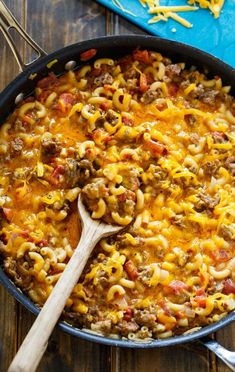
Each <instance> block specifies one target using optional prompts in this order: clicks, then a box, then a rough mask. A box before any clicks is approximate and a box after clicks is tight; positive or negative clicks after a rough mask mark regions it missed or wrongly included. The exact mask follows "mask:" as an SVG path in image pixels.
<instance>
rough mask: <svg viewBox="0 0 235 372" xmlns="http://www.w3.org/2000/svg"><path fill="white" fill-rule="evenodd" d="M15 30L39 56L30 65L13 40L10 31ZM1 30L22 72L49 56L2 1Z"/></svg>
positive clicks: (0, 3) (0, 2)
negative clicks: (24, 59) (38, 60)
mask: <svg viewBox="0 0 235 372" xmlns="http://www.w3.org/2000/svg"><path fill="white" fill-rule="evenodd" d="M10 28H14V29H15V30H16V31H17V32H18V34H19V35H20V36H21V37H22V38H23V39H24V40H25V41H26V43H27V44H28V45H29V46H30V47H31V48H32V49H33V50H34V51H35V52H37V54H38V57H37V58H36V59H34V60H33V61H31V62H29V63H27V64H26V63H24V61H23V60H22V57H21V55H20V53H19V51H18V49H17V46H16V44H15V42H14V40H13V39H12V37H11V35H10V33H9V29H10ZM0 30H1V31H2V33H3V35H4V36H5V38H6V41H7V42H8V44H9V46H10V48H11V50H12V52H13V54H14V56H15V59H16V61H17V63H18V65H19V68H20V71H23V70H24V69H25V68H27V67H28V66H30V65H31V64H32V63H33V62H34V61H36V60H37V59H39V58H41V57H43V56H45V55H47V53H46V52H45V51H44V50H43V49H42V48H41V47H40V46H39V45H38V44H37V43H36V42H35V41H34V40H33V39H32V38H31V37H30V36H29V35H28V34H27V33H26V32H25V30H24V29H23V28H22V27H21V25H20V24H19V22H18V21H17V20H16V19H15V17H14V16H13V15H12V13H11V12H10V10H9V9H8V8H7V6H6V5H5V4H4V2H3V1H2V0H0Z"/></svg>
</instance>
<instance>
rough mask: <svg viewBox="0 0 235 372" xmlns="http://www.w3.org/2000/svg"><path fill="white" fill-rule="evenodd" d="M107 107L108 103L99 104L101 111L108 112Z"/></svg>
mask: <svg viewBox="0 0 235 372" xmlns="http://www.w3.org/2000/svg"><path fill="white" fill-rule="evenodd" d="M109 106H110V104H109V102H102V103H101V104H100V108H101V110H104V111H108V109H109Z"/></svg>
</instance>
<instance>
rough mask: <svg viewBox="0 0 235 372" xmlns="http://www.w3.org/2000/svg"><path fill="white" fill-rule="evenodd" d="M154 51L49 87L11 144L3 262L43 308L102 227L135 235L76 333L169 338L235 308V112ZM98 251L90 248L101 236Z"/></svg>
mask: <svg viewBox="0 0 235 372" xmlns="http://www.w3.org/2000/svg"><path fill="white" fill-rule="evenodd" d="M229 89H230V88H229V87H224V86H223V85H222V81H221V79H220V78H219V77H215V78H213V79H211V80H208V78H207V77H206V76H205V75H204V74H203V73H200V72H199V71H195V70H194V69H189V70H187V69H186V68H185V65H184V63H178V64H174V63H172V62H171V61H170V60H169V59H168V58H166V57H164V56H161V55H160V54H159V53H156V52H151V51H140V50H136V51H134V52H133V54H132V55H131V56H127V57H125V58H123V59H121V60H116V61H114V60H111V59H109V58H104V59H98V60H96V61H95V62H93V63H91V64H87V65H86V64H85V65H84V66H81V67H80V68H79V69H78V70H77V71H69V72H68V73H67V74H65V75H64V76H62V77H60V78H57V77H55V76H54V75H49V76H48V77H45V78H44V79H42V80H41V81H39V82H38V83H37V87H36V90H35V95H34V96H33V97H28V98H26V99H25V101H23V102H22V103H21V104H19V106H18V107H17V108H16V110H15V111H14V113H12V114H11V115H10V116H9V118H8V119H7V120H6V122H5V123H3V126H2V127H1V133H0V138H1V140H0V161H1V169H0V208H1V246H0V249H1V254H2V255H3V259H4V269H5V271H6V272H7V273H8V275H9V276H10V277H11V278H12V279H13V280H14V281H15V283H16V285H18V286H20V288H22V290H23V291H24V292H25V293H27V294H28V295H29V296H30V297H31V299H32V300H33V301H34V302H35V303H37V304H38V305H39V306H42V305H43V303H44V302H45V301H46V299H47V298H48V296H49V294H50V293H51V291H52V290H53V287H54V285H55V284H56V282H57V280H58V279H59V277H60V275H61V273H62V272H63V270H64V268H65V267H66V264H67V262H68V260H69V259H70V257H71V256H72V254H73V250H74V248H75V247H76V246H77V244H78V241H79V237H80V234H81V227H80V223H79V219H78V214H77V209H76V200H77V197H78V195H79V193H82V195H83V198H84V201H85V203H86V206H87V208H88V210H89V211H90V213H91V216H92V218H94V219H103V220H104V221H105V222H107V223H115V224H119V225H122V226H123V227H124V230H123V231H122V232H121V233H120V234H118V235H117V236H116V237H111V238H107V239H103V240H102V241H101V242H100V243H99V244H98V245H97V247H96V248H95V250H94V252H93V254H92V256H91V257H90V259H89V262H88V263H87V265H86V268H85V269H84V272H83V274H82V277H81V279H80V281H79V283H78V284H77V285H76V287H75V288H74V290H73V292H72V293H71V296H70V298H69V299H68V301H67V305H66V309H65V317H66V320H67V321H71V322H73V323H75V324H76V325H77V326H81V327H83V328H84V327H85V328H89V329H91V330H93V331H95V332H99V333H102V334H115V335H118V336H120V337H128V338H130V339H136V338H137V339H149V338H167V337H171V336H173V335H175V334H182V333H184V332H187V331H191V330H193V329H195V328H196V329H197V327H202V326H204V325H206V324H210V323H212V322H215V321H217V320H219V319H220V318H222V317H223V316H225V315H226V314H227V313H228V312H229V311H232V310H233V309H234V308H235V299H234V295H235V282H234V281H235V263H234V246H235V245H234V240H235V227H234V226H235V221H234V218H235V216H234V207H235V190H234V169H235V166H234V164H235V160H234V159H235V154H234V143H235V129H234V127H235V118H234V113H235V109H234V108H235V104H234V99H233V98H232V97H231V96H230V95H229ZM87 238H88V239H89V237H87Z"/></svg>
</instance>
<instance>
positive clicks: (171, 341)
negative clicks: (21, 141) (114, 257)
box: [0, 0, 235, 371]
mask: <svg viewBox="0 0 235 372" xmlns="http://www.w3.org/2000/svg"><path fill="white" fill-rule="evenodd" d="M9 28H15V29H16V30H17V32H18V33H19V34H20V35H21V36H22V37H23V38H24V39H25V41H26V42H27V43H28V45H30V46H31V47H32V48H33V49H34V50H35V51H36V52H37V53H38V58H37V59H36V60H35V61H33V62H31V63H29V64H28V65H25V64H24V63H23V61H22V59H21V56H20V54H19V52H18V51H17V48H16V45H15V44H14V41H13V40H12V38H11V36H10V34H9V32H8V31H9ZM0 29H1V31H2V32H3V34H4V35H5V37H6V39H7V41H8V43H9V45H10V47H11V49H12V51H13V53H14V55H15V57H16V60H17V62H18V64H19V67H20V70H21V71H22V72H21V73H20V74H19V76H18V77H17V78H16V79H14V80H13V81H12V82H11V83H10V84H9V85H8V86H7V87H6V88H5V89H4V90H3V92H1V93H0V113H1V117H0V122H1V123H2V122H3V121H4V119H5V118H6V117H7V116H8V115H9V113H10V112H12V111H13V110H14V108H15V106H16V104H17V103H18V102H19V101H20V100H21V99H22V98H23V97H25V96H27V95H29V94H30V93H31V92H32V91H33V89H34V88H35V85H36V82H37V81H38V80H40V79H42V78H43V77H44V76H46V75H47V74H48V73H49V72H50V71H53V72H54V73H55V74H56V75H60V74H62V73H64V72H65V71H66V70H68V69H70V68H75V67H78V66H80V65H82V62H81V60H80V54H81V53H82V52H84V51H87V50H88V49H91V48H95V49H97V54H96V58H100V57H110V58H117V57H120V56H123V55H126V54H128V53H130V52H131V51H132V50H133V49H136V48H137V47H140V48H145V49H150V50H156V51H159V52H161V53H163V54H164V55H165V56H169V57H170V58H171V59H172V60H173V61H181V62H182V61H183V62H186V63H187V64H188V65H189V66H192V65H195V66H197V67H198V68H199V69H201V70H202V69H206V70H207V71H208V72H209V74H211V75H212V76H213V75H219V76H221V77H222V79H223V82H224V84H228V85H231V86H232V92H233V94H235V70H234V69H233V68H232V67H230V66H228V65H226V64H224V63H223V62H221V61H220V60H218V59H216V58H214V57H213V56H211V55H209V54H207V53H205V52H202V51H200V50H198V49H195V48H193V47H190V46H188V45H185V44H181V43H177V42H173V41H169V40H164V39H160V38H157V37H153V36H140V35H124V36H112V37H101V38H97V39H93V40H88V41H83V42H81V43H76V44H73V45H70V46H67V47H65V48H62V49H60V50H58V51H56V52H53V53H51V54H49V55H47V54H46V53H45V52H44V51H43V50H42V49H41V48H40V47H39V46H38V45H37V44H36V43H35V42H34V41H33V40H32V39H31V38H30V37H29V36H28V35H27V34H26V33H25V31H24V30H23V29H22V28H21V26H20V25H19V23H18V22H17V21H16V20H15V18H14V17H13V15H12V14H11V13H10V11H9V10H8V9H7V7H6V6H5V4H4V3H3V2H2V1H1V0H0ZM55 60H56V61H57V62H56V63H54V64H53V66H52V67H51V68H48V67H47V65H48V63H50V62H51V61H55ZM35 74H36V76H35ZM33 76H35V78H34V79H33V80H32V77H33ZM0 283H1V284H2V285H3V286H4V287H5V288H6V289H7V290H8V291H9V292H10V294H11V295H12V296H13V297H14V298H15V299H17V300H18V301H19V302H21V303H22V304H23V305H24V306H25V307H26V308H27V309H29V310H30V311H32V312H33V313H34V314H36V315H37V314H38V313H39V308H37V307H36V306H35V305H34V304H33V303H32V302H31V301H30V300H29V298H28V297H27V296H25V295H24V294H23V293H22V292H21V290H20V289H18V288H17V287H16V286H15V285H14V284H13V282H12V281H11V280H10V279H9V278H8V277H7V276H6V274H5V273H4V271H3V270H2V268H1V267H0ZM234 320H235V312H234V311H233V312H231V313H230V314H228V315H227V316H226V317H224V318H223V319H222V320H220V321H219V322H216V323H214V324H211V325H209V326H206V327H204V328H201V329H199V330H198V331H195V332H193V333H191V334H187V335H181V336H175V337H170V338H168V339H164V340H153V341H150V342H143V341H142V342H134V341H130V340H126V339H112V338H110V337H103V336H99V335H95V334H93V333H90V332H89V331H86V330H82V329H78V328H76V327H73V326H71V325H69V324H67V323H65V322H59V324H58V327H59V328H60V329H62V330H63V331H65V332H67V333H69V334H71V335H73V336H77V337H80V338H83V339H85V340H88V341H93V342H98V343H101V344H105V345H110V346H119V347H127V348H133V349H135V348H142V349H147V348H154V347H163V346H173V345H178V344H183V343H186V342H192V341H195V340H198V341H200V342H201V343H203V345H204V346H206V347H207V348H209V349H210V350H212V351H213V352H214V353H216V355H217V356H218V357H220V358H221V359H222V360H223V361H224V362H225V363H226V364H227V365H228V366H229V367H230V368H231V369H232V370H233V371H235V352H231V351H228V350H226V349H225V348H223V347H222V346H221V345H219V344H218V343H217V342H216V341H215V340H212V339H210V338H208V337H206V336H208V335H209V334H211V333H213V332H216V331H217V330H219V329H221V328H223V327H225V326H226V325H228V324H230V323H232V322H233V321H234Z"/></svg>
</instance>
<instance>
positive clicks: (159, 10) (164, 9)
mask: <svg viewBox="0 0 235 372" xmlns="http://www.w3.org/2000/svg"><path fill="white" fill-rule="evenodd" d="M139 2H140V4H141V5H142V6H143V7H144V8H148V13H149V14H151V15H154V16H153V17H152V18H151V19H150V20H149V21H148V24H152V23H157V22H160V21H164V22H167V21H168V19H169V18H171V19H174V20H175V21H176V22H178V23H180V24H181V25H183V26H185V27H187V28H191V27H193V25H192V23H190V22H189V21H187V20H186V19H185V18H183V17H181V16H180V15H179V14H178V13H179V12H192V11H195V10H198V9H199V8H198V7H197V6H196V5H199V6H200V7H201V8H204V9H209V10H210V11H211V12H212V13H213V15H214V17H215V18H218V17H219V16H220V12H221V10H222V7H223V5H224V0H188V4H189V5H175V6H174V5H173V6H163V5H161V4H160V0H139ZM112 3H113V4H114V5H116V6H117V7H118V8H119V9H121V10H122V11H123V12H125V13H128V14H131V15H133V16H135V17H136V15H135V14H133V13H132V12H131V11H130V10H127V9H126V8H124V6H123V5H122V4H121V2H120V0H112Z"/></svg>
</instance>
